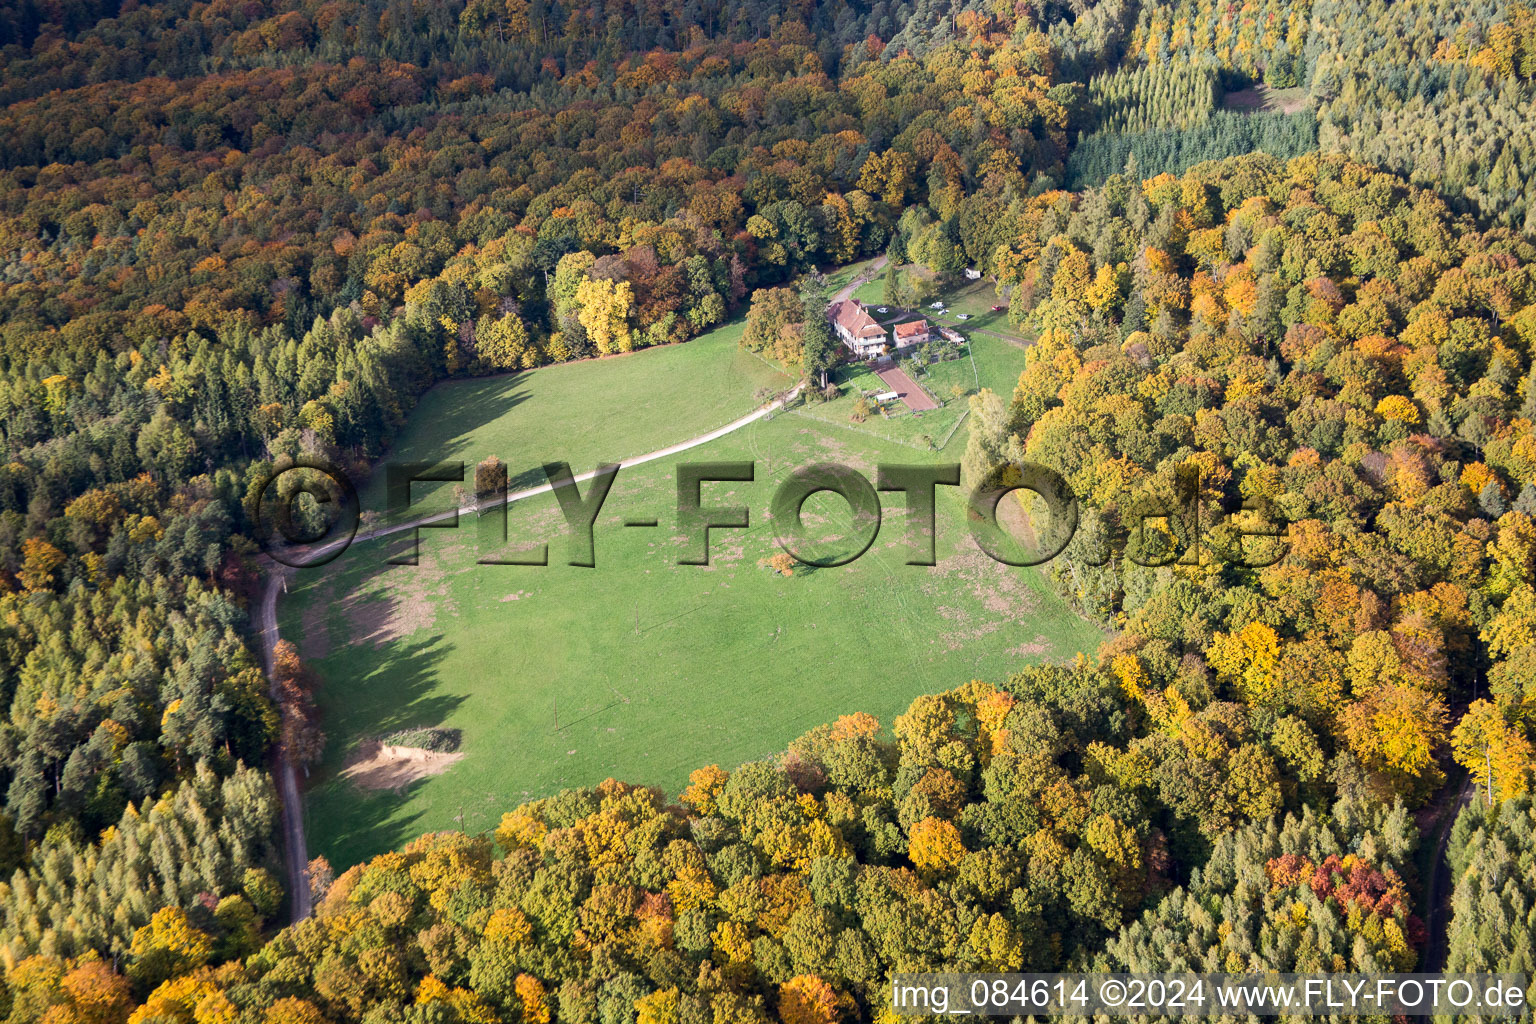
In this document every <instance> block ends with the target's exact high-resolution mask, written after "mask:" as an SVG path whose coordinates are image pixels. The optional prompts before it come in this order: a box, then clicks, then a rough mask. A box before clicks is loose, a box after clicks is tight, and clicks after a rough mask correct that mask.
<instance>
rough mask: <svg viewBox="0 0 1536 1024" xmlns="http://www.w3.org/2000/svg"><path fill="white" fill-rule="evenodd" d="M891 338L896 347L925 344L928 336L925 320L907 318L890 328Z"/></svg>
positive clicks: (911, 346)
mask: <svg viewBox="0 0 1536 1024" xmlns="http://www.w3.org/2000/svg"><path fill="white" fill-rule="evenodd" d="M891 338H892V339H893V340H894V341H895V343H896V347H897V348H913V347H915V346H917V345H922V344H926V343H927V341H928V338H929V332H928V321H927V320H908V321H907V322H906V323H904V324H897V325H896V326H895V327H893V328H891Z"/></svg>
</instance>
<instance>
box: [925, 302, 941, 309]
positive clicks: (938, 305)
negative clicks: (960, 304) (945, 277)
mask: <svg viewBox="0 0 1536 1024" xmlns="http://www.w3.org/2000/svg"><path fill="white" fill-rule="evenodd" d="M928 308H929V309H943V308H944V303H942V302H930V303H928Z"/></svg>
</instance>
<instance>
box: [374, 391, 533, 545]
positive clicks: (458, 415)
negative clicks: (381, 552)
mask: <svg viewBox="0 0 1536 1024" xmlns="http://www.w3.org/2000/svg"><path fill="white" fill-rule="evenodd" d="M530 378H531V375H530V374H529V373H528V372H527V371H522V372H519V373H514V374H506V375H502V376H497V377H477V378H473V379H470V380H454V381H451V382H449V381H444V382H440V383H438V384H436V385H434V386H433V388H432V390H430V391H429V392H427V394H425V395H423V396H422V398H421V401H419V402H418V403H417V405H416V408H415V410H414V411H413V412H412V413H411V422H412V424H424V426H420V427H418V429H417V431H415V432H414V433H415V436H414V438H413V440H412V442H411V446H410V448H411V450H410V452H409V455H408V456H407V454H406V453H404V452H402V451H401V450H400V448H399V446H398V444H397V445H393V446H391V447H390V449H389V450H388V451H386V452H385V453H384V455H383V457H382V458H381V459H380V460H379V461H378V462H376V463H375V464H374V467H373V472H372V473H371V474H370V476H369V477H368V479H367V480H366V481H364V483H363V486H362V487H360V488H359V490H360V491H361V490H364V489H366V493H367V494H368V495H369V496H370V497H371V498H373V499H374V500H373V501H372V502H371V503H369V504H367V505H365V506H364V508H365V509H366V510H372V511H375V512H378V513H380V514H381V515H384V516H385V517H386V518H388V517H389V516H390V513H389V510H388V509H387V508H386V504H385V503H386V502H387V500H388V498H387V495H386V494H385V481H386V467H387V466H388V465H389V464H390V463H391V462H401V461H405V460H406V459H407V457H408V458H409V460H410V461H412V462H430V463H434V464H436V463H441V462H463V463H465V467H464V469H465V472H464V477H465V480H464V483H465V486H466V487H471V488H472V487H473V486H474V466H475V464H476V463H478V462H480V461H482V460H483V459H485V457H486V456H488V455H496V456H498V457H499V458H502V459H505V458H506V455H505V453H502V452H488V451H487V452H479V451H473V450H471V448H470V444H471V439H472V438H473V437H474V436H475V434H476V432H477V431H479V430H480V428H481V427H483V426H485V425H486V424H488V423H492V422H494V421H496V420H498V419H500V418H501V417H503V416H505V415H506V414H507V413H509V412H511V411H512V410H513V409H515V408H517V407H518V406H519V405H522V404H523V403H524V402H526V401H527V400H528V397H529V381H530ZM450 385H451V386H450ZM542 479H543V476H542V474H540V480H541V481H542ZM428 486H431V485H428ZM438 486H443V485H438ZM424 490H425V488H424V487H423V486H422V485H417V486H416V487H413V488H412V494H413V497H416V498H419V496H420V493H421V492H422V491H424ZM401 514H402V513H395V515H401Z"/></svg>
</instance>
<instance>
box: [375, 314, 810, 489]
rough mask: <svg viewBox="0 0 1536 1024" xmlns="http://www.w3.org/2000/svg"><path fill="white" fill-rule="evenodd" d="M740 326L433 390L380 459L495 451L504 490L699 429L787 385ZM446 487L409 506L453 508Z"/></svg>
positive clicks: (478, 456) (469, 472)
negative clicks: (551, 468) (549, 466)
mask: <svg viewBox="0 0 1536 1024" xmlns="http://www.w3.org/2000/svg"><path fill="white" fill-rule="evenodd" d="M745 329H746V321H745V319H739V320H736V321H734V322H732V323H730V324H727V325H725V326H724V327H721V328H719V329H717V330H714V331H711V332H709V333H708V334H705V335H701V336H700V337H698V338H695V339H693V340H692V341H689V342H686V343H684V344H681V345H668V346H664V347H662V348H657V349H650V350H642V351H640V352H635V353H631V354H629V355H624V356H610V357H608V358H605V359H594V360H588V361H586V362H580V363H563V364H561V365H558V366H546V367H542V368H540V369H537V370H532V371H529V372H527V373H517V374H507V375H503V376H498V377H482V378H480V379H478V380H469V381H454V382H452V383H448V384H443V385H439V386H438V387H435V388H433V389H432V390H431V391H428V392H427V393H426V394H425V395H424V396H422V399H421V402H420V404H418V405H417V407H416V410H415V411H414V412H413V413H412V414H411V418H410V422H409V424H408V425H407V428H406V430H405V431H404V432H402V434H401V436H400V437H399V439H398V440H397V441H396V442H395V444H394V446H393V447H392V448H391V450H390V452H389V453H388V454H387V455H386V456H385V459H386V461H391V460H397V461H407V460H415V461H423V462H433V461H463V462H466V463H468V465H467V466H466V467H465V477H466V484H465V486H467V487H471V488H472V487H473V476H474V463H477V462H479V461H480V460H482V459H484V458H485V457H486V456H487V455H495V456H496V457H498V458H499V459H501V460H502V461H503V462H505V463H506V464H507V467H508V472H509V473H510V474H511V476H512V482H511V488H512V489H513V490H517V489H518V488H519V486H527V485H528V484H530V483H543V482H544V476H543V473H542V471H541V470H540V469H539V466H540V465H541V464H542V463H543V462H545V461H548V460H555V461H565V462H569V463H571V465H573V466H574V465H577V464H582V465H590V464H595V463H597V462H600V461H605V460H608V461H612V460H618V459H621V458H625V457H628V456H631V455H640V454H643V453H645V452H648V451H655V450H656V449H658V448H665V447H666V446H668V445H670V444H672V443H674V442H676V441H681V440H683V439H684V438H688V437H693V436H696V435H698V434H703V433H706V432H708V431H710V430H713V429H714V428H716V427H720V426H723V425H725V424H726V423H729V422H730V421H731V420H733V419H735V418H737V417H738V416H742V415H744V414H746V413H748V412H751V411H752V410H753V409H754V408H756V407H757V406H758V405H759V404H760V403H759V401H758V399H757V397H756V395H757V393H758V392H759V391H760V390H762V389H764V388H772V389H783V388H786V387H788V386H789V385H790V384H791V383H792V381H791V380H790V379H789V377H788V376H786V375H785V374H784V373H783V372H781V371H780V370H778V369H777V368H775V367H773V366H771V365H769V364H768V363H767V362H765V361H764V360H763V359H761V358H759V357H758V356H756V355H754V354H752V353H751V352H748V351H746V350H744V349H742V348H741V345H740V342H741V335H742V332H743V331H744V330H745ZM452 488H453V485H451V484H430V483H425V484H416V485H415V486H413V487H412V490H411V497H412V501H413V503H416V504H420V505H421V506H422V507H423V508H427V509H433V508H438V507H443V508H447V507H449V506H450V505H451V504H452V498H451V496H450V493H449V492H451V490H452ZM360 492H361V502H362V507H363V508H364V509H372V510H377V511H381V512H382V511H383V509H384V508H385V504H386V499H385V488H384V474H383V473H375V474H374V475H373V477H372V478H371V479H370V480H369V481H368V483H367V485H366V486H365V487H363V488H360Z"/></svg>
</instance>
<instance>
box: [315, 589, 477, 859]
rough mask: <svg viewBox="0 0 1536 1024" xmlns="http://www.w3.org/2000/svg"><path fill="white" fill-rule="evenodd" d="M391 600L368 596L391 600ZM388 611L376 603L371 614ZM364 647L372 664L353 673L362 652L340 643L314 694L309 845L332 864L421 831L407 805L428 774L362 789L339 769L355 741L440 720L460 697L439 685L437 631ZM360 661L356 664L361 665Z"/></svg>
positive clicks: (442, 642) (440, 641)
mask: <svg viewBox="0 0 1536 1024" xmlns="http://www.w3.org/2000/svg"><path fill="white" fill-rule="evenodd" d="M390 600H391V599H388V598H386V599H382V600H378V601H376V602H374V603H376V604H380V605H385V606H387V605H389V604H390ZM371 614H376V615H380V616H383V615H387V614H388V609H387V607H386V608H382V609H378V610H377V611H375V612H373V613H371ZM376 646H377V647H378V648H379V649H380V651H379V652H377V653H376V652H370V653H369V656H368V658H367V663H368V664H371V665H374V666H377V667H375V668H372V669H371V670H370V671H367V672H366V673H365V674H353V673H351V672H349V671H348V666H350V665H359V663H360V662H361V659H359V658H357V657H356V656H349V655H348V654H347V653H346V652H345V650H342V651H341V652H339V654H338V655H337V656H333V657H332V658H330V659H328V660H327V662H326V663H325V664H324V665H323V666H322V667H321V674H322V681H321V684H320V688H319V693H318V697H319V700H320V707H321V716H322V717H321V727H322V728H323V729H324V730H325V732H326V735H327V741H326V752H325V756H324V758H323V760H322V763H321V765H320V767H319V768H318V769H317V770H315V771H314V772H313V773H312V774H311V777H310V778H309V779H308V780H307V781H308V790H309V792H308V793H307V794H306V796H305V803H306V810H307V813H306V819H307V825H308V828H309V838H310V845H311V846H313V847H314V849H315V850H317V851H321V852H324V853H325V854H326V856H327V857H330V858H331V859H332V867H334V868H336V869H337V870H338V871H340V870H343V869H344V868H346V867H347V866H350V865H351V864H354V863H357V862H358V861H360V860H364V859H366V858H368V857H371V856H374V855H376V854H379V853H382V852H384V851H386V850H392V849H397V848H398V847H400V846H401V845H403V844H404V843H406V842H409V841H410V840H411V839H413V838H415V837H416V835H417V834H418V833H419V832H420V831H421V826H420V824H419V820H420V818H421V816H422V814H421V811H420V810H414V809H410V810H408V809H407V805H408V803H409V801H410V798H411V797H412V795H413V794H414V793H415V792H416V791H417V790H418V788H419V787H420V786H421V784H422V783H423V782H424V781H426V780H425V779H424V778H423V779H416V780H414V781H412V782H410V783H408V784H406V785H403V786H399V787H396V788H394V789H390V790H368V789H364V788H362V787H360V786H358V785H357V784H356V783H354V782H353V781H352V780H351V779H348V778H346V777H343V776H342V775H341V772H342V770H343V769H344V768H345V767H346V765H347V764H348V762H349V760H350V759H351V758H352V757H353V756H354V755H355V754H356V753H357V751H358V750H359V749H360V747H361V745H362V744H364V743H366V742H367V741H369V740H372V739H375V738H377V737H379V736H383V735H388V734H390V733H393V732H398V731H399V730H401V729H406V728H412V727H431V726H438V725H441V724H442V723H444V722H446V721H447V720H448V719H449V717H450V716H451V715H452V714H453V713H454V711H455V710H457V708H458V707H459V705H460V704H462V703H463V702H464V700H465V697H464V696H462V695H459V694H454V693H447V692H444V691H443V689H442V683H441V680H440V677H439V673H438V669H439V667H440V664H441V662H442V660H443V658H444V656H445V655H446V654H447V652H448V651H449V650H450V647H449V641H448V640H447V638H446V637H445V636H443V635H442V634H441V633H434V634H432V635H430V636H417V635H413V636H410V637H404V638H400V639H397V640H386V641H383V642H382V643H379V644H377V645H376ZM359 667H360V665H359Z"/></svg>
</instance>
